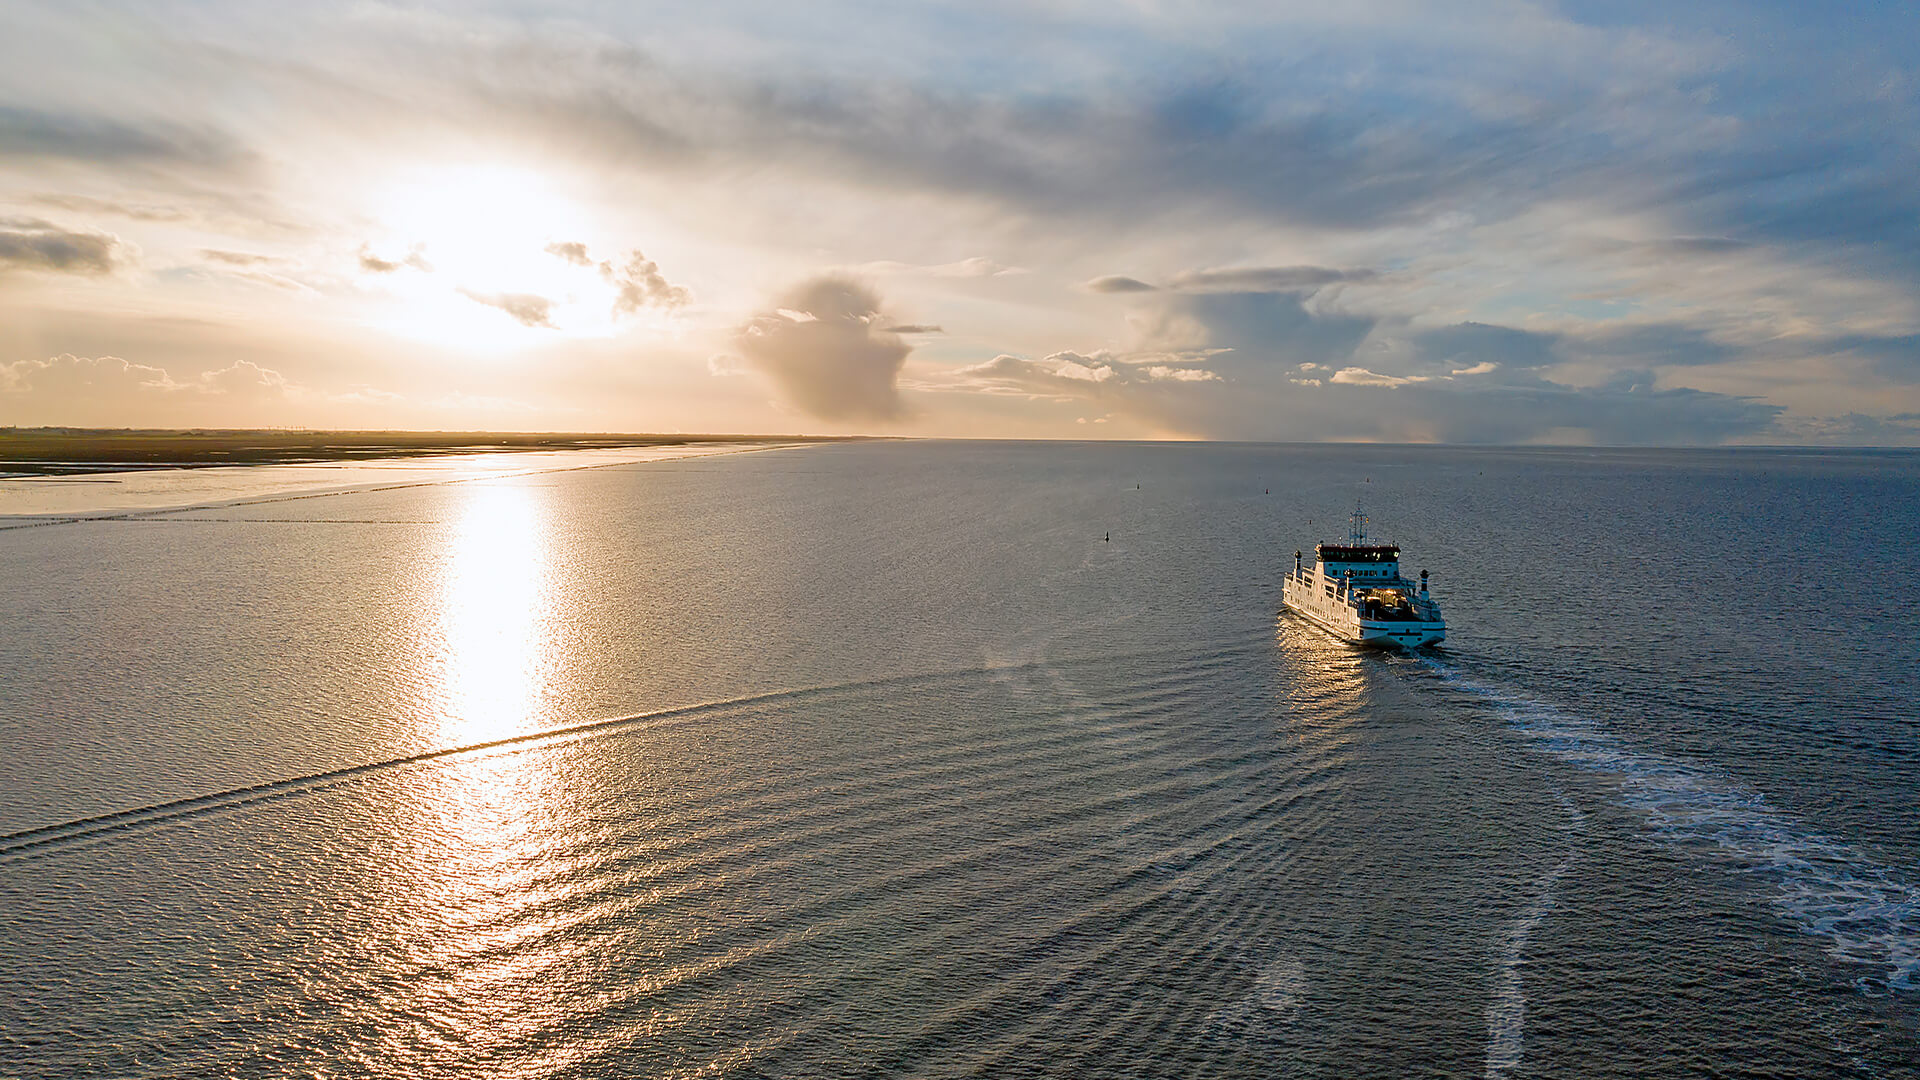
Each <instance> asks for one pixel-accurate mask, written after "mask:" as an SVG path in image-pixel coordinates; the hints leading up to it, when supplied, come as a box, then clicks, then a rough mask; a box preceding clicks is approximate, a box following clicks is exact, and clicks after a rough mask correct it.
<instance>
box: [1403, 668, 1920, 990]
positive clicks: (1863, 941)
mask: <svg viewBox="0 0 1920 1080" xmlns="http://www.w3.org/2000/svg"><path fill="white" fill-rule="evenodd" d="M1428 666H1429V668H1430V669H1431V670H1432V671H1433V673H1434V674H1435V675H1437V676H1438V677H1439V678H1441V679H1442V680H1444V681H1446V682H1447V683H1448V684H1450V685H1452V686H1453V687H1455V688H1457V689H1460V690H1464V691H1466V692H1468V693H1471V694H1474V695H1476V696H1478V697H1479V698H1481V699H1482V700H1484V701H1486V702H1487V703H1488V704H1489V705H1490V706H1492V707H1493V708H1494V710H1495V711H1496V712H1498V713H1499V714H1500V715H1502V716H1503V717H1504V718H1505V719H1506V720H1507V722H1508V723H1509V724H1511V725H1512V726H1513V727H1514V728H1515V729H1517V730H1519V731H1522V732H1525V733H1526V734H1528V735H1530V736H1532V737H1533V738H1534V739H1535V740H1536V742H1537V743H1538V745H1539V746H1540V748H1541V749H1542V750H1544V751H1546V752H1548V753H1551V754H1553V755H1555V756H1556V757H1559V758H1561V759H1562V760H1565V761H1567V762H1569V763H1571V764H1573V765H1575V766H1577V767H1579V768H1582V769H1586V770H1589V771H1592V772H1596V773H1604V774H1607V775H1609V776H1613V777H1616V778H1618V780H1619V785H1620V791H1621V794H1622V796H1623V798H1624V799H1625V801H1626V802H1627V804H1628V805H1629V806H1631V807H1633V808H1635V809H1637V810H1640V811H1642V812H1643V813H1645V815H1646V822H1647V826H1648V828H1649V829H1651V830H1653V831H1654V832H1655V833H1657V834H1659V835H1660V836H1662V837H1663V838H1665V839H1666V840H1668V841H1670V842H1672V843H1674V844H1676V845H1680V846H1687V847H1695V848H1705V849H1709V850H1712V851H1714V852H1715V853H1716V854H1717V855H1718V856H1719V857H1720V859H1721V860H1722V861H1723V862H1725V863H1726V864H1727V865H1728V866H1729V867H1730V868H1731V869H1733V870H1734V872H1736V873H1742V874H1751V875H1754V876H1755V877H1758V878H1762V879H1766V880H1770V881H1771V882H1772V883H1773V885H1774V895H1773V902H1774V906H1775V908H1776V910H1778V912H1779V913H1780V915H1781V917H1782V918H1783V919H1784V920H1786V922H1788V923H1789V924H1790V925H1792V926H1794V927H1797V928H1798V929H1799V930H1801V931H1802V932H1803V933H1807V934H1813V935H1816V936H1819V937H1823V938H1825V939H1826V941H1827V949H1826V951H1827V955H1829V956H1831V957H1833V958H1834V959H1836V960H1839V961H1842V962H1844V963H1849V964H1857V965H1860V966H1862V967H1867V968H1872V969H1875V970H1876V971H1877V972H1878V974H1875V975H1865V976H1862V977H1861V978H1859V979H1857V980H1856V981H1855V985H1856V987H1858V988H1859V989H1861V990H1863V991H1871V990H1877V989H1882V988H1886V989H1894V990H1915V989H1920V886H1916V885H1915V884H1914V883H1913V882H1912V881H1909V880H1906V879H1904V878H1902V877H1901V875H1900V873H1899V872H1898V871H1896V870H1894V869H1892V868H1890V867H1886V866H1881V865H1878V864H1876V863H1875V862H1873V860H1871V859H1869V858H1867V857H1866V856H1864V855H1862V854H1861V853H1860V852H1859V851H1857V850H1855V849H1854V848H1852V847H1850V846H1849V845H1847V844H1845V843H1843V842H1841V841H1839V840H1836V839H1834V838H1832V837H1829V836H1826V835H1823V834H1821V833H1820V832H1818V831H1816V830H1814V829H1812V828H1810V827H1808V826H1807V825H1806V824H1805V823H1803V822H1800V821H1798V820H1795V819H1794V818H1793V817H1792V816H1791V815H1789V814H1785V813H1782V812H1781V811H1779V810H1776V809H1774V808H1773V807H1771V806H1769V805H1768V804H1767V800H1766V797H1765V796H1764V795H1762V794H1761V793H1759V792H1757V791H1755V790H1753V789H1752V788H1750V787H1747V786H1746V785H1744V784H1742V783H1740V782H1739V781H1737V780H1734V779H1732V778H1730V777H1727V776H1724V775H1717V774H1715V773H1714V772H1713V771H1712V770H1710V769H1708V768H1707V767H1705V766H1702V765H1700V764H1697V763H1694V762H1689V761H1686V760H1683V759H1680V758H1675V757H1668V756H1666V755H1663V754H1657V753H1652V752H1649V751H1644V750H1640V749H1638V748H1636V747H1633V746H1631V745H1629V744H1628V743H1627V742H1626V741H1625V740H1624V739H1622V738H1620V736H1618V735H1616V734H1614V733H1612V732H1609V731H1606V730H1604V729H1602V728H1601V727H1600V726H1599V725H1597V724H1595V723H1593V722H1592V721H1590V720H1586V719H1584V718H1581V717H1575V716H1569V715H1567V714H1566V713H1564V712H1561V711H1560V710H1559V709H1556V708H1554V707H1553V706H1551V705H1548V704H1546V703H1544V702H1541V701H1538V700H1535V699H1533V698H1530V697H1527V696H1525V695H1523V694H1519V693H1516V692H1513V691H1510V690H1506V689H1503V688H1500V687H1496V686H1491V685H1489V684H1486V683H1483V682H1481V681H1479V680H1477V679H1474V678H1472V677H1470V676H1467V675H1463V674H1461V673H1460V672H1458V671H1456V670H1454V669H1452V668H1449V667H1446V666H1443V665H1441V664H1439V663H1435V662H1430V663H1429V665H1428Z"/></svg>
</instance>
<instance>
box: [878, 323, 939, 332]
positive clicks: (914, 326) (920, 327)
mask: <svg viewBox="0 0 1920 1080" xmlns="http://www.w3.org/2000/svg"><path fill="white" fill-rule="evenodd" d="M880 329H882V330H884V331H886V332H887V333H889V334H941V333H945V332H946V331H944V330H942V329H940V328H939V327H937V326H931V325H928V324H926V323H900V324H898V325H896V326H883V327H881V328H880Z"/></svg>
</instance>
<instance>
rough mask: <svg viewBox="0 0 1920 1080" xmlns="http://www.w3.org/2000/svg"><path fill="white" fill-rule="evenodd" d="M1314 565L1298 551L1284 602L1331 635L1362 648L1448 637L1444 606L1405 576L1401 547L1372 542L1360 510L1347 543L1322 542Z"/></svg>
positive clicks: (1423, 581) (1422, 581)
mask: <svg viewBox="0 0 1920 1080" xmlns="http://www.w3.org/2000/svg"><path fill="white" fill-rule="evenodd" d="M1313 554H1314V563H1313V565H1312V566H1310V567H1309V566H1304V565H1303V564H1302V559H1303V556H1302V555H1301V553H1300V552H1298V551H1296V552H1294V553H1293V572H1292V573H1290V574H1288V575H1287V576H1286V578H1285V580H1284V581H1283V582H1282V584H1281V593H1280V595H1281V602H1282V603H1284V604H1285V605H1286V606H1287V607H1288V608H1289V609H1290V610H1292V611H1294V612H1295V613H1297V614H1299V615H1300V616H1302V617H1303V618H1305V619H1307V620H1309V621H1311V622H1313V623H1316V624H1318V625H1319V626H1320V627H1321V628H1322V629H1324V630H1327V631H1329V632H1330V633H1332V634H1334V635H1336V636H1338V637H1342V638H1345V639H1347V640H1348V641H1352V642H1356V643H1359V644H1362V645H1386V646H1391V647H1393V648H1399V649H1414V648H1418V647H1420V646H1422V645H1432V644H1434V643H1435V642H1438V641H1441V640H1443V639H1445V638H1446V636H1447V623H1446V620H1445V619H1442V618H1441V617H1440V605H1439V604H1437V603H1435V602H1434V600H1433V597H1431V596H1429V595H1428V594H1427V572H1426V571H1425V570H1422V571H1420V584H1419V585H1418V586H1417V587H1416V586H1415V585H1414V583H1413V582H1411V581H1408V580H1407V579H1406V578H1403V577H1401V576H1400V548H1399V546H1398V545H1396V544H1384V543H1379V542H1376V541H1372V540H1368V539H1367V515H1365V514H1363V513H1361V511H1360V508H1359V507H1358V506H1356V507H1354V508H1353V517H1352V518H1351V519H1350V524H1349V527H1348V530H1347V539H1346V540H1345V541H1344V542H1334V543H1324V544H1316V545H1315V546H1314V549H1313Z"/></svg>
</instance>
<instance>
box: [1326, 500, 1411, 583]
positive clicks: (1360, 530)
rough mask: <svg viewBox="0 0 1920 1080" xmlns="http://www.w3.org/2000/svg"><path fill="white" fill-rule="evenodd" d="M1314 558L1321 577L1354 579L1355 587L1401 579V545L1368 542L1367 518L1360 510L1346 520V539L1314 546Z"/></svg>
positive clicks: (1356, 509) (1356, 508)
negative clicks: (1356, 585) (1360, 584)
mask: <svg viewBox="0 0 1920 1080" xmlns="http://www.w3.org/2000/svg"><path fill="white" fill-rule="evenodd" d="M1313 554H1314V557H1315V558H1316V559H1319V560H1320V573H1321V574H1322V575H1324V576H1325V577H1327V578H1333V579H1339V578H1344V577H1346V576H1347V575H1348V574H1352V575H1353V579H1354V581H1355V583H1356V584H1358V583H1360V582H1365V581H1390V580H1392V579H1395V578H1398V577H1399V576H1400V545H1398V544H1386V543H1381V542H1379V541H1377V540H1368V539H1367V515H1366V514H1364V513H1362V512H1361V511H1360V508H1359V507H1357V506H1356V507H1354V508H1353V516H1352V517H1350V518H1348V519H1347V538H1346V539H1345V540H1329V541H1327V542H1325V543H1321V544H1315V545H1314V548H1313Z"/></svg>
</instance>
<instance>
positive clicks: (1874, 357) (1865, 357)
mask: <svg viewBox="0 0 1920 1080" xmlns="http://www.w3.org/2000/svg"><path fill="white" fill-rule="evenodd" d="M1810 348H1811V349H1812V350H1813V351H1816V352H1820V353H1825V354H1827V355H1842V356H1850V357H1857V358H1859V359H1860V360H1862V361H1864V362H1865V363H1866V364H1867V365H1868V366H1870V367H1872V368H1873V370H1875V371H1877V372H1878V373H1880V374H1881V375H1883V376H1886V377H1888V378H1893V379H1899V380H1902V381H1905V380H1910V379H1914V378H1916V377H1920V334H1885V335H1872V334H1847V335H1843V336H1840V337H1835V338H1828V339H1825V340H1822V341H1819V342H1815V343H1811V345H1810Z"/></svg>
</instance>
